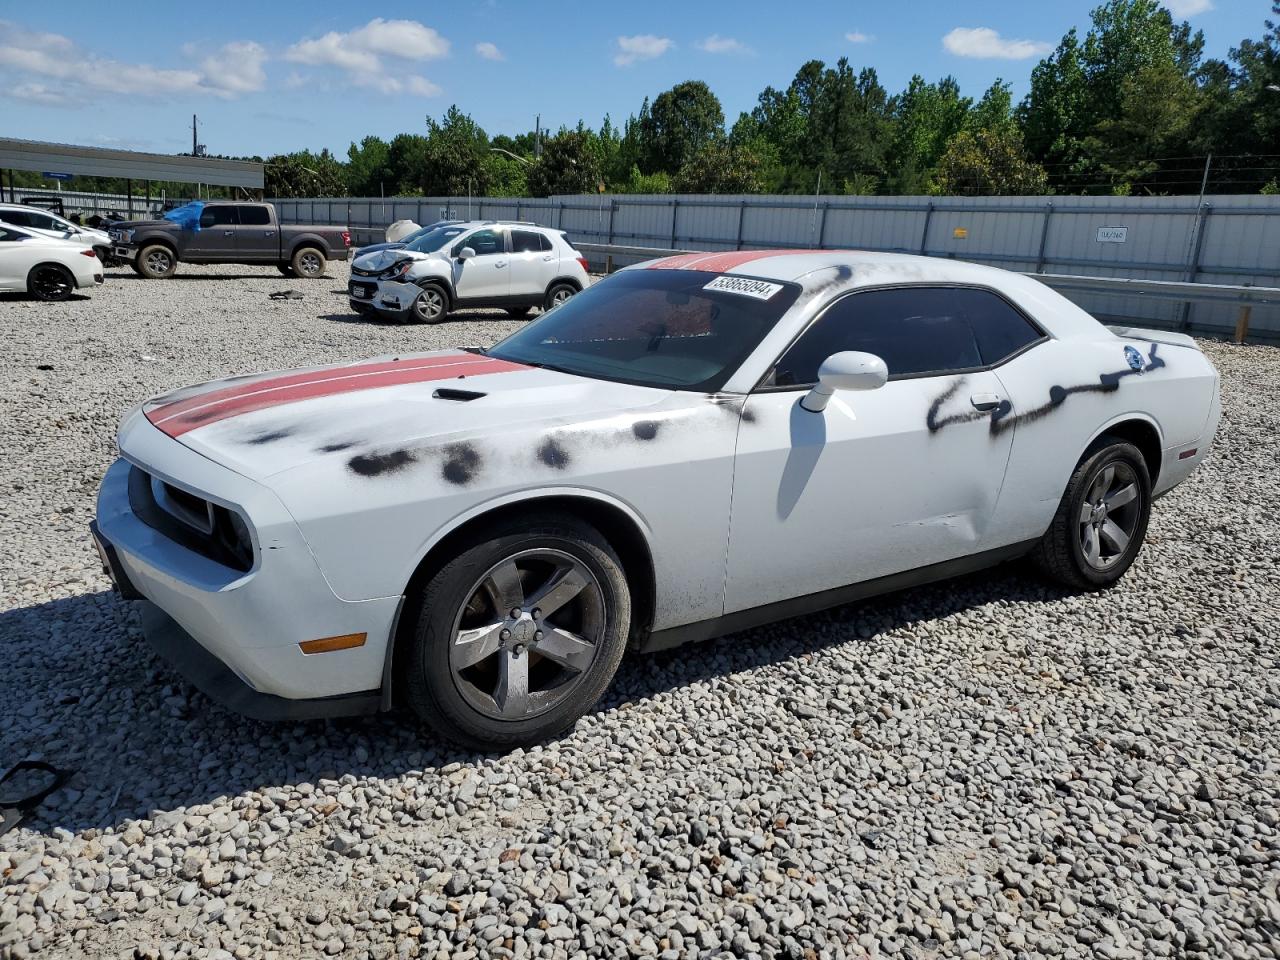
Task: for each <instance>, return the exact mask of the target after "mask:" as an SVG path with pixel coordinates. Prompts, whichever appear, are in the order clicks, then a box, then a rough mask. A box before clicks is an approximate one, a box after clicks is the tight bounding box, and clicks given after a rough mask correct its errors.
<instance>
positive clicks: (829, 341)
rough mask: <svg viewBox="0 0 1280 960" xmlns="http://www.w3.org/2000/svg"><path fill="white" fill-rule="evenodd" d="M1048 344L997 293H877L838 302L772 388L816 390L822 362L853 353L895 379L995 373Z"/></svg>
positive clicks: (804, 338) (794, 351)
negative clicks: (874, 360) (871, 357)
mask: <svg viewBox="0 0 1280 960" xmlns="http://www.w3.org/2000/svg"><path fill="white" fill-rule="evenodd" d="M1042 338H1043V334H1042V333H1041V332H1040V330H1039V329H1038V328H1036V327H1035V326H1034V325H1033V324H1032V323H1031V322H1030V321H1029V320H1028V319H1027V318H1026V317H1024V316H1023V315H1022V314H1021V313H1020V312H1019V311H1017V310H1016V309H1014V308H1013V307H1012V306H1011V305H1010V304H1009V303H1008V302H1007V301H1005V300H1004V299H1003V298H1002V297H999V296H997V295H996V294H994V293H992V292H991V291H989V290H979V289H974V288H969V287H950V288H948V287H900V288H897V289H893V290H872V291H868V292H866V293H855V294H851V295H849V296H846V297H843V298H841V299H840V300H837V301H836V302H835V303H833V304H832V305H831V306H830V308H828V309H827V311H826V313H824V314H823V315H822V316H821V317H819V318H818V320H817V321H815V322H814V324H813V325H812V326H810V327H809V329H808V330H806V331H805V332H804V333H803V334H802V335H801V336H800V339H799V340H797V341H796V342H795V343H794V344H792V346H791V348H790V349H789V350H788V351H787V352H786V353H785V354H784V355H783V357H782V359H781V360H780V361H778V365H777V367H775V368H774V372H773V376H772V380H771V384H770V385H772V386H776V387H787V386H797V387H798V386H808V385H811V384H813V383H816V382H817V380H818V367H819V366H821V364H822V361H824V360H826V359H827V357H829V356H831V355H832V354H833V353H840V352H842V351H845V350H857V351H861V352H863V353H873V354H875V355H876V356H878V357H879V358H880V359H882V360H883V361H884V362H885V366H887V367H888V368H889V379H890V380H894V379H900V378H902V377H921V376H940V375H943V374H948V373H957V372H960V371H964V370H974V369H978V368H981V367H989V366H993V365H995V364H997V363H1000V362H1001V361H1002V360H1004V359H1006V358H1008V357H1010V356H1012V355H1013V354H1015V353H1018V352H1019V351H1021V350H1023V349H1024V348H1026V347H1027V346H1029V345H1030V344H1032V343H1035V342H1036V341H1038V340H1040V339H1042Z"/></svg>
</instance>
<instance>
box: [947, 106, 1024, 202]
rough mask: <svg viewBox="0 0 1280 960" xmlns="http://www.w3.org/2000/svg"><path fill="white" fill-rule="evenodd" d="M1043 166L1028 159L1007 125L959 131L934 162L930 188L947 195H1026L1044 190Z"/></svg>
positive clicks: (1019, 135)
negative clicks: (932, 184)
mask: <svg viewBox="0 0 1280 960" xmlns="http://www.w3.org/2000/svg"><path fill="white" fill-rule="evenodd" d="M1048 185H1049V181H1048V177H1047V176H1046V174H1045V171H1044V167H1042V166H1040V164H1038V163H1036V162H1034V161H1032V160H1030V159H1028V157H1027V152H1026V149H1025V147H1024V146H1023V143H1022V134H1020V133H1019V132H1018V130H1017V128H1016V127H1013V126H1010V125H1008V124H1004V125H997V126H987V127H979V128H977V129H965V130H961V131H960V132H959V133H957V134H956V135H955V136H954V137H952V138H951V141H950V142H949V143H948V144H947V149H946V152H945V153H943V155H942V158H941V160H939V162H938V169H937V174H936V176H935V180H934V189H935V191H936V192H937V193H941V194H946V195H950V196H963V197H979V196H1026V195H1033V194H1042V193H1045V192H1047V190H1048Z"/></svg>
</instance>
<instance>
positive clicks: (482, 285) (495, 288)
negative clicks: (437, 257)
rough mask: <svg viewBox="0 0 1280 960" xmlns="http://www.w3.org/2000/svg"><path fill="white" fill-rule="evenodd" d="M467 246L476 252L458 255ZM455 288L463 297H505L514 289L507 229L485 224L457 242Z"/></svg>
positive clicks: (454, 263)
mask: <svg viewBox="0 0 1280 960" xmlns="http://www.w3.org/2000/svg"><path fill="white" fill-rule="evenodd" d="M464 247H470V248H471V249H472V250H474V251H475V252H476V255H475V256H474V257H471V258H470V259H468V260H462V259H460V258H459V254H460V253H461V252H462V250H463V248H464ZM452 253H453V288H454V290H456V291H457V294H458V298H459V299H460V300H503V299H505V298H506V297H507V295H508V294H509V293H510V290H511V270H510V269H509V267H510V261H509V258H510V254H509V253H508V252H507V231H506V230H505V229H503V228H502V227H483V228H481V229H479V230H476V231H474V232H473V233H469V234H467V235H466V236H465V237H463V238H462V239H461V240H458V241H456V242H455V243H454V245H453V249H452Z"/></svg>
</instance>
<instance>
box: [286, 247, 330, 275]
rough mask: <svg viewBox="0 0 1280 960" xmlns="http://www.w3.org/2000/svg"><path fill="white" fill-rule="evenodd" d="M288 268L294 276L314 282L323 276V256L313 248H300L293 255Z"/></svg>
mask: <svg viewBox="0 0 1280 960" xmlns="http://www.w3.org/2000/svg"><path fill="white" fill-rule="evenodd" d="M289 266H290V268H291V269H292V270H293V272H294V274H295V275H296V276H299V277H304V278H305V279H307V280H315V279H317V278H318V277H322V276H324V254H323V253H321V252H320V251H319V250H317V249H316V248H315V247H302V248H301V249H300V250H298V251H296V252H295V253H294V255H293V259H292V260H290V261H289Z"/></svg>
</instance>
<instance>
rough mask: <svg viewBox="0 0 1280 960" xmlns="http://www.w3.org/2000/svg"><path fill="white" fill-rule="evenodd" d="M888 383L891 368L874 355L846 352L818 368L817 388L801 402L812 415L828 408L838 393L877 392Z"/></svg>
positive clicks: (827, 360) (833, 355) (826, 361)
mask: <svg viewBox="0 0 1280 960" xmlns="http://www.w3.org/2000/svg"><path fill="white" fill-rule="evenodd" d="M888 380H889V368H888V367H886V366H885V365H884V361H883V360H881V359H880V358H879V357H877V356H876V355H875V354H874V353H861V352H859V351H857V350H845V351H843V352H842V353H833V354H832V355H831V356H829V357H827V359H825V360H823V361H822V366H820V367H819V368H818V384H817V386H815V387H814V388H813V389H812V390H810V391H809V392H808V393H807V394H805V396H804V399H803V400H801V401H800V406H802V407H804V408H805V409H806V410H810V411H812V412H813V413H821V412H822V411H823V410H825V409H826V408H827V401H828V400H830V399H831V395H832V394H833V393H835V392H836V391H837V390H878V389H880V388H881V387H883V386H884V385H885V383H886V382H888Z"/></svg>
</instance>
